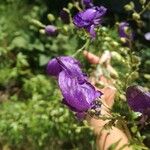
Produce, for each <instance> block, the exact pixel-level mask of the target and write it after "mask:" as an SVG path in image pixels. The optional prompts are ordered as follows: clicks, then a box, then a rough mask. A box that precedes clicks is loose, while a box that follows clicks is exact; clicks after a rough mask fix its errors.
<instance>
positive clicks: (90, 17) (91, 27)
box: [73, 6, 107, 38]
mask: <svg viewBox="0 0 150 150" xmlns="http://www.w3.org/2000/svg"><path fill="white" fill-rule="evenodd" d="M106 10H107V9H106V8H105V7H103V6H100V7H98V6H95V7H92V8H88V9H86V10H84V11H81V12H79V13H77V14H76V15H75V16H74V18H73V22H74V24H75V26H77V27H78V28H84V29H86V30H87V31H88V32H89V33H90V35H91V37H93V38H94V37H96V32H95V28H96V27H97V26H98V25H100V24H101V22H102V17H103V16H104V15H105V13H106Z"/></svg>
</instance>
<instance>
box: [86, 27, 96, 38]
mask: <svg viewBox="0 0 150 150" xmlns="http://www.w3.org/2000/svg"><path fill="white" fill-rule="evenodd" d="M94 29H95V26H94V25H91V26H90V27H89V28H87V30H88V32H89V33H90V35H91V37H93V38H95V37H96V32H95V30H94Z"/></svg>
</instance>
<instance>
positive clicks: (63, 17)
mask: <svg viewBox="0 0 150 150" xmlns="http://www.w3.org/2000/svg"><path fill="white" fill-rule="evenodd" d="M60 18H61V20H62V21H63V22H64V23H66V24H69V23H70V18H69V12H68V11H67V10H66V9H63V10H62V11H61V12H60Z"/></svg>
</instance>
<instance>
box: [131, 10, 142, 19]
mask: <svg viewBox="0 0 150 150" xmlns="http://www.w3.org/2000/svg"><path fill="white" fill-rule="evenodd" d="M132 18H133V19H134V20H139V19H140V15H139V14H138V13H136V12H135V13H133V14H132Z"/></svg>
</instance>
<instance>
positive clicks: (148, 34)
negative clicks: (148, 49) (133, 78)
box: [144, 32, 150, 41]
mask: <svg viewBox="0 0 150 150" xmlns="http://www.w3.org/2000/svg"><path fill="white" fill-rule="evenodd" d="M144 37H145V39H146V40H147V41H150V32H147V33H145V35H144Z"/></svg>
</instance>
